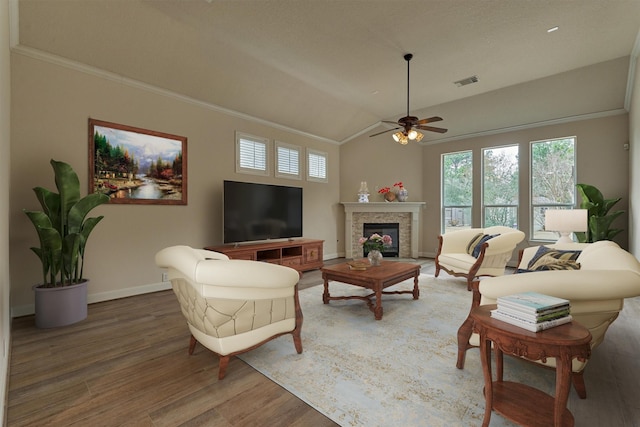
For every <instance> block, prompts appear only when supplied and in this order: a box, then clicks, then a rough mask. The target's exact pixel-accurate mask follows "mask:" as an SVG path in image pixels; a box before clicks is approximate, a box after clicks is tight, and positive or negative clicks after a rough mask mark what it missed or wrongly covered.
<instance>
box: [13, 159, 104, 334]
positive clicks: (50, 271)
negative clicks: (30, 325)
mask: <svg viewBox="0 0 640 427" xmlns="http://www.w3.org/2000/svg"><path fill="white" fill-rule="evenodd" d="M51 166H52V167H53V171H54V174H55V183H56V188H57V189H58V193H54V192H52V191H49V190H47V189H45V188H42V187H36V188H34V189H33V191H34V192H35V193H36V197H37V198H38V201H39V202H40V205H41V206H42V211H28V210H26V209H25V210H24V212H25V213H26V214H27V216H28V217H29V219H30V220H31V222H32V223H33V225H34V227H35V228H36V232H37V233H38V238H39V239H40V247H39V248H31V250H32V251H33V252H34V253H35V254H36V255H37V256H38V258H39V259H40V262H41V265H42V283H41V284H39V285H36V286H34V288H33V289H34V291H35V314H36V326H37V327H39V328H51V327H57V326H64V325H70V324H72V323H76V322H79V321H80V320H83V319H85V318H86V317H87V280H86V279H84V278H83V275H82V273H83V268H84V255H85V248H86V245H87V239H88V238H89V234H90V233H91V231H92V230H93V228H94V227H95V226H96V225H97V224H98V223H99V222H100V221H101V220H102V218H103V216H102V215H101V216H98V217H93V218H86V216H87V214H88V213H89V211H91V210H92V209H93V208H95V207H96V206H98V205H101V204H103V203H108V202H109V196H107V195H105V194H100V193H92V194H89V195H87V196H85V197H82V198H81V197H80V180H79V179H78V175H77V174H76V173H75V172H74V170H73V168H72V167H71V166H70V165H68V164H67V163H64V162H58V161H55V160H53V159H52V160H51Z"/></svg>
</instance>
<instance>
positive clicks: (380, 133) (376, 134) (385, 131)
mask: <svg viewBox="0 0 640 427" xmlns="http://www.w3.org/2000/svg"><path fill="white" fill-rule="evenodd" d="M398 129H402V128H393V129H387V130H383V131H382V132H378V133H374V134H373V135H369V138H371V137H372V136H378V135H382V134H383V133H387V132H391V131H394V130H398Z"/></svg>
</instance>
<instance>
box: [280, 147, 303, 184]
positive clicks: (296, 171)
mask: <svg viewBox="0 0 640 427" xmlns="http://www.w3.org/2000/svg"><path fill="white" fill-rule="evenodd" d="M276 176H278V177H281V178H291V179H300V178H301V176H300V147H298V146H295V145H289V144H285V143H284V142H280V141H276Z"/></svg>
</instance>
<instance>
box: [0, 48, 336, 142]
mask: <svg viewBox="0 0 640 427" xmlns="http://www.w3.org/2000/svg"><path fill="white" fill-rule="evenodd" d="M11 51H12V52H13V53H16V54H19V55H22V56H25V57H28V58H31V59H36V60H39V61H44V62H48V63H51V64H54V65H58V66H61V67H65V68H69V69H72V70H75V71H79V72H81V73H85V74H90V75H93V76H95V77H98V78H101V79H104V80H109V81H112V82H115V83H118V84H121V85H124V86H129V87H133V88H136V89H140V90H144V91H147V92H150V93H155V94H157V95H161V96H165V97H167V98H172V99H175V100H177V101H180V102H184V103H187V104H192V105H196V106H198V107H201V108H205V109H208V110H211V111H216V112H218V113H222V114H226V115H228V116H232V117H236V118H240V119H243V120H247V121H250V122H254V123H259V124H262V125H265V126H269V127H271V128H274V129H278V130H283V131H285V132H289V133H293V134H296V135H300V136H304V137H306V138H311V139H315V140H317V141H321V142H325V143H329V144H334V145H339V144H340V143H339V142H338V141H334V140H333V139H329V138H325V137H322V136H318V135H314V134H311V133H308V132H303V131H301V130H298V129H293V128H290V127H288V126H284V125H281V124H279V123H274V122H270V121H268V120H264V119H260V118H257V117H253V116H250V115H248V114H245V113H241V112H239V111H235V110H230V109H228V108H224V107H221V106H219V105H215V104H212V103H209V102H205V101H201V100H198V99H195V98H192V97H189V96H186V95H181V94H179V93H176V92H172V91H170V90H167V89H162V88H159V87H157V86H154V85H150V84H148V83H144V82H141V81H139V80H134V79H130V78H128V77H124V76H122V75H119V74H116V73H112V72H109V71H105V70H102V69H100V68H97V67H93V66H90V65H86V64H82V63H79V62H76V61H72V60H69V59H67V58H63V57H61V56H58V55H53V54H50V53H47V52H43V51H41V50H39V49H33V48H30V47H26V46H21V45H19V44H18V45H16V46H13V47H12V48H11Z"/></svg>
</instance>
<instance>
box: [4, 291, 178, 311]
mask: <svg viewBox="0 0 640 427" xmlns="http://www.w3.org/2000/svg"><path fill="white" fill-rule="evenodd" d="M168 289H171V282H160V283H151V284H148V285H142V286H135V287H133V288H126V289H118V290H116V291H107V292H99V293H95V294H89V295H88V296H87V303H88V304H94V303H97V302H103V301H110V300H114V299H120V298H127V297H132V296H136V295H143V294H150V293H152V292H158V291H166V290H168ZM34 313H35V305H34V304H27V305H22V306H18V307H12V308H11V317H12V318H15V317H22V316H30V315H32V314H34Z"/></svg>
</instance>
